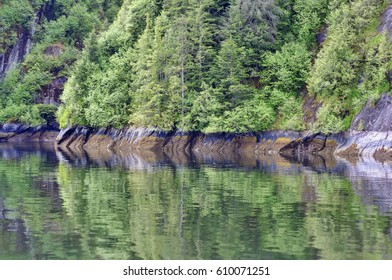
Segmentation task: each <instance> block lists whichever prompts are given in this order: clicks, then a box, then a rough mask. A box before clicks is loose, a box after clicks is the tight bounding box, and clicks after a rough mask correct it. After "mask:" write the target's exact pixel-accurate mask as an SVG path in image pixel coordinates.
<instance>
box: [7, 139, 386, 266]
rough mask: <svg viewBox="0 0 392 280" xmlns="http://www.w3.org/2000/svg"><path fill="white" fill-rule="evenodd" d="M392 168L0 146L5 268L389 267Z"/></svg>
mask: <svg viewBox="0 0 392 280" xmlns="http://www.w3.org/2000/svg"><path fill="white" fill-rule="evenodd" d="M390 174H392V163H390V162H378V161H376V160H374V159H371V158H368V159H355V160H347V159H342V158H335V157H330V158H325V157H322V156H318V155H310V156H307V157H302V158H287V157H283V156H279V155H269V156H255V155H254V154H246V153H242V154H239V153H216V152H215V153H208V154H205V153H186V152H179V151H177V152H175V153H165V152H163V151H156V152H152V151H132V152H124V151H111V150H106V151H102V150H99V151H89V152H86V151H85V150H69V149H64V148H63V149H60V148H56V149H55V148H54V147H53V145H51V144H49V145H42V144H7V143H0V259H319V258H321V259H391V258H392V242H391V240H392V222H391V221H392V218H391V217H392V190H391V186H392V178H391V175H390Z"/></svg>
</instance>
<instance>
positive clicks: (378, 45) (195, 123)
mask: <svg viewBox="0 0 392 280" xmlns="http://www.w3.org/2000/svg"><path fill="white" fill-rule="evenodd" d="M3 2H4V3H3V7H2V9H1V14H0V15H1V16H2V18H1V19H2V21H0V24H2V26H4V28H2V29H0V30H1V31H2V32H3V31H4V32H5V30H8V31H10V32H7V34H4V36H3V38H4V39H3V40H5V41H7V42H5V41H4V42H3V43H2V46H3V48H9V47H10V46H11V45H12V44H13V43H12V42H15V40H16V39H17V36H18V34H17V33H16V31H17V30H18V28H19V27H20V28H27V29H28V28H29V26H30V24H31V23H32V20H33V19H34V14H35V13H36V12H37V11H38V9H39V8H40V7H41V5H42V4H43V2H44V1H27V2H26V1H22V2H23V3H24V4H25V5H24V6H23V5H21V4H17V3H16V2H15V1H3ZM25 2H26V3H25ZM389 4H390V3H389V1H386V0H353V1H347V0H321V1H316V0H290V1H283V0H257V1H250V0H246V1H243V0H241V1H240V0H230V1H229V0H220V1H213V0H187V1H179V0H163V1H155V0H125V1H122V0H116V1H110V2H109V1H100V0H94V1H76V0H72V1H65V0H59V1H55V2H53V3H50V4H48V5H49V6H48V7H50V8H49V11H48V12H47V14H45V17H44V18H43V20H42V23H41V24H39V25H38V26H37V32H36V35H35V36H34V40H35V42H34V45H33V46H34V47H33V49H32V50H31V52H30V54H29V55H27V56H26V57H25V59H24V61H23V62H22V63H21V64H20V65H19V67H18V68H17V69H15V70H14V71H10V72H9V73H8V74H7V77H5V78H4V79H3V81H2V82H1V83H0V94H1V96H2V97H3V98H2V100H1V106H2V108H4V109H5V108H7V107H8V106H11V105H16V106H17V107H20V108H25V107H24V106H27V107H29V106H33V105H34V103H35V100H37V98H36V97H37V95H38V94H39V93H40V92H41V90H42V89H43V88H45V86H47V85H48V84H49V83H50V82H51V81H53V79H56V78H58V77H66V78H68V81H67V83H66V85H65V88H64V92H63V94H62V97H61V100H62V103H63V104H61V106H60V107H59V109H58V111H57V112H56V115H57V119H58V121H59V122H60V125H61V127H65V126H68V125H72V124H81V125H86V126H93V127H102V126H103V127H105V126H114V127H123V126H127V125H131V126H143V127H157V128H160V129H165V130H171V129H182V130H185V131H186V130H197V131H206V132H220V131H225V132H246V131H252V130H256V131H259V130H265V129H294V130H303V129H305V128H306V127H307V128H312V129H314V130H317V131H323V132H333V131H339V130H342V129H347V128H348V127H349V126H350V121H351V119H352V118H353V116H354V115H355V114H356V113H357V112H358V111H359V110H360V109H361V107H362V106H363V104H364V103H365V102H366V101H367V100H368V99H369V98H370V99H373V100H377V98H378V97H379V96H380V94H381V93H383V92H387V91H389V90H390V82H389V80H388V73H390V71H391V70H392V69H391V62H390V61H391V56H392V47H391V44H390V42H389V41H388V39H387V35H386V34H383V33H380V32H379V31H378V30H377V29H378V26H379V24H380V15H381V14H382V12H383V11H384V10H385V9H386V7H387V6H388V5H389ZM117 11H118V13H117ZM17 13H18V14H20V16H16V14H17ZM321 33H326V40H325V41H324V42H323V43H322V44H318V42H317V40H316V39H317V36H319V35H320V34H321ZM7 36H10V37H9V38H8V37H7ZM15 36H16V37H15ZM320 36H321V35H320ZM7 38H8V39H7ZM304 92H309V93H310V95H313V96H317V99H318V100H319V101H320V102H322V103H323V104H324V107H323V108H322V109H321V110H320V112H318V113H317V116H318V118H317V121H316V123H315V124H306V126H305V124H304V121H303V119H304V118H303V108H302V107H303V93H304ZM335 102H336V104H334V103H335ZM33 107H34V106H33ZM27 111H28V112H30V111H31V112H33V111H34V110H33V109H31V110H27ZM27 111H26V110H25V109H23V110H22V109H21V110H19V111H18V112H20V113H21V114H25V113H23V112H27ZM6 115H9V116H11V115H15V114H11V112H9V113H7V114H6ZM33 115H34V114H33ZM36 116H38V117H36V119H35V121H38V120H42V118H40V117H39V114H36Z"/></svg>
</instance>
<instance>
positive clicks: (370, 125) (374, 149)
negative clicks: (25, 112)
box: [0, 94, 392, 160]
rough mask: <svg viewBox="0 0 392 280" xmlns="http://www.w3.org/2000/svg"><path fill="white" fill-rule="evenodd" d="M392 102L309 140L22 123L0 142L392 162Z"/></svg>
mask: <svg viewBox="0 0 392 280" xmlns="http://www.w3.org/2000/svg"><path fill="white" fill-rule="evenodd" d="M391 112H392V97H390V96H389V95H386V94H385V95H383V96H382V97H381V98H380V100H379V101H378V102H377V103H376V104H372V103H370V102H368V104H366V106H365V107H364V108H363V110H362V111H361V112H360V113H359V114H358V115H357V117H356V118H355V119H354V121H353V124H352V127H351V129H350V130H349V131H346V132H342V133H338V134H329V135H325V134H321V133H318V134H309V133H305V132H304V133H299V132H293V131H265V132H261V133H244V134H234V133H215V134H203V133H200V132H181V131H160V130H157V129H146V128H124V129H113V128H101V129H94V128H88V127H82V126H72V127H68V128H66V129H63V130H61V131H59V129H58V127H56V125H45V126H40V127H35V128H32V127H27V126H24V125H22V124H18V123H10V124H5V125H0V141H13V142H15V141H55V142H56V146H57V147H58V148H60V149H61V148H63V149H64V148H71V149H83V150H86V151H89V150H90V151H91V150H97V151H99V150H101V151H105V150H108V149H109V150H124V151H130V150H160V151H166V152H171V153H176V152H179V151H185V152H186V153H189V152H190V151H192V152H193V153H199V152H201V153H202V152H204V153H205V152H220V153H227V152H229V153H230V152H239V153H253V154H256V155H268V154H277V153H280V154H281V155H283V156H286V157H291V158H293V157H294V158H297V159H301V158H303V157H306V156H308V155H321V156H327V155H332V154H335V155H338V156H343V157H346V158H347V157H352V156H360V157H375V158H376V159H379V160H392V122H391V120H392V113H391Z"/></svg>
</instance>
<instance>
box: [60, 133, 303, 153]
mask: <svg viewBox="0 0 392 280" xmlns="http://www.w3.org/2000/svg"><path fill="white" fill-rule="evenodd" d="M300 136H301V135H300V133H298V132H291V131H267V132H263V133H259V134H256V133H246V134H232V133H216V134H203V133H200V132H180V131H177V132H173V131H171V132H170V131H169V132H166V131H159V130H156V129H144V128H127V129H121V130H118V129H110V128H108V129H92V128H87V127H80V126H72V127H69V128H66V129H63V130H62V131H61V132H60V133H59V135H58V137H57V139H56V145H57V146H58V147H59V148H71V149H84V150H86V151H89V150H92V149H95V150H96V149H120V150H163V151H168V152H173V153H174V152H176V151H185V152H190V151H192V152H196V153H198V152H222V153H224V152H233V151H238V152H251V153H263V154H272V153H277V152H278V151H279V150H280V149H281V148H282V147H283V146H285V145H287V144H289V143H290V142H292V141H294V140H295V139H297V138H298V137H300Z"/></svg>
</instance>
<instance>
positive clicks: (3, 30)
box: [0, 0, 34, 54]
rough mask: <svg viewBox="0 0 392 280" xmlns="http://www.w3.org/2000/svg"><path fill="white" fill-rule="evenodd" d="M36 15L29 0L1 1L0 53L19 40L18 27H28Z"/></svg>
mask: <svg viewBox="0 0 392 280" xmlns="http://www.w3.org/2000/svg"><path fill="white" fill-rule="evenodd" d="M33 17H34V10H33V7H32V5H31V3H30V1H28V0H20V1H14V0H3V1H1V2H0V54H2V53H4V52H5V51H6V50H7V49H8V48H9V47H10V46H12V45H14V44H15V43H16V40H17V35H18V29H27V28H28V26H29V24H30V23H31V21H32V20H33Z"/></svg>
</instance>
